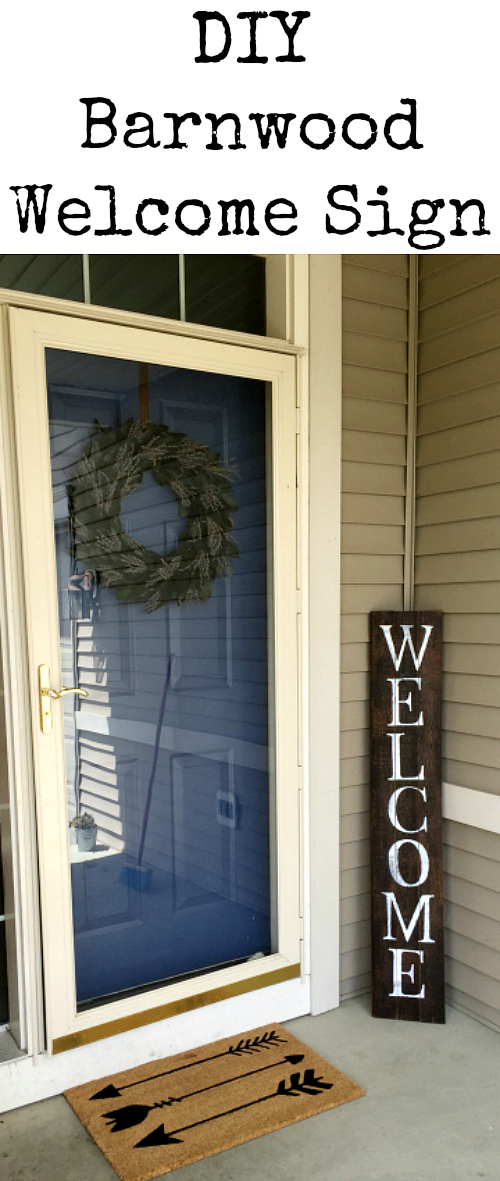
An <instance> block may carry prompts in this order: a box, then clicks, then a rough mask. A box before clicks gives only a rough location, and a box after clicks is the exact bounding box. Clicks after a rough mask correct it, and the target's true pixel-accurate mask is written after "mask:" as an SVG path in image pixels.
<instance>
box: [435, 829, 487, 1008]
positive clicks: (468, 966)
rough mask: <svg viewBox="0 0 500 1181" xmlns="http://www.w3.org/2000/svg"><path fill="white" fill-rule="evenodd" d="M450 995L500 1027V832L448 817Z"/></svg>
mask: <svg viewBox="0 0 500 1181" xmlns="http://www.w3.org/2000/svg"><path fill="white" fill-rule="evenodd" d="M444 842H445V844H444V869H445V875H444V915H445V926H446V930H445V954H446V980H447V995H448V1000H449V1001H451V1002H452V1003H453V1004H455V1005H457V1006H459V1007H460V1008H463V1009H465V1010H466V1011H467V1012H470V1013H472V1014H474V1015H475V1016H477V1017H480V1018H481V1020H482V1021H485V1022H486V1023H487V1024H489V1025H492V1026H494V1027H495V1028H497V1029H498V1028H499V1027H500V834H498V833H491V832H485V831H483V830H482V829H478V828H471V827H470V826H468V825H464V824H456V823H454V822H453V821H445V825H444Z"/></svg>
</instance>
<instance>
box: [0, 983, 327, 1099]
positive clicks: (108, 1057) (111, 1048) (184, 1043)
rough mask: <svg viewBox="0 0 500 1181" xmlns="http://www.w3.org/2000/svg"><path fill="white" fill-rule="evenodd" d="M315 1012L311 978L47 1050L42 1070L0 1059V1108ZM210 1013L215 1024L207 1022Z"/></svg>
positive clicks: (19, 1061)
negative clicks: (59, 1049)
mask: <svg viewBox="0 0 500 1181" xmlns="http://www.w3.org/2000/svg"><path fill="white" fill-rule="evenodd" d="M308 1012H309V981H308V980H307V979H305V978H302V979H297V980H288V981H287V982H286V983H284V984H274V985H272V986H271V987H269V988H262V989H259V990H258V991H257V992H251V993H247V994H246V995H245V996H236V997H231V998H230V999H229V1000H224V1001H219V1002H218V1003H217V1004H214V1005H210V1007H209V1009H195V1010H194V1011H193V1012H192V1013H182V1014H181V1015H180V1016H178V1017H169V1018H168V1019H167V1020H165V1021H158V1022H156V1023H155V1024H154V1025H144V1026H142V1027H141V1028H140V1029H133V1030H130V1031H129V1032H128V1033H122V1034H118V1035H116V1036H115V1037H110V1038H106V1040H105V1041H100V1042H92V1044H91V1045H89V1046H81V1047H80V1048H79V1049H77V1050H68V1051H67V1052H66V1053H65V1054H57V1055H55V1056H54V1055H49V1054H42V1055H41V1056H40V1058H39V1061H38V1068H37V1070H34V1069H33V1060H32V1059H31V1058H28V1057H26V1056H23V1057H21V1058H15V1059H13V1060H12V1061H11V1062H1V1063H0V1112H3V1111H11V1110H12V1109H13V1108H15V1107H22V1106H23V1105H24V1104H26V1103H37V1102H39V1100H41V1099H49V1098H50V1097H51V1096H52V1095H60V1093H61V1091H65V1090H66V1089H67V1088H68V1087H74V1086H77V1085H78V1084H80V1083H84V1082H90V1080H91V1079H94V1078H99V1077H100V1076H102V1075H109V1074H114V1073H115V1072H118V1071H120V1070H129V1069H132V1068H133V1067H134V1066H140V1065H141V1063H143V1062H154V1061H156V1060H157V1059H158V1058H166V1057H167V1056H168V1055H170V1054H178V1053H180V1052H181V1051H184V1050H191V1049H194V1048H195V1047H197V1046H201V1045H203V1044H204V1043H205V1042H206V1041H207V1038H209V1040H211V1041H212V1040H213V1041H216V1040H217V1039H218V1038H222V1037H232V1035H233V1034H235V1033H238V1032H240V1031H241V1032H242V1033H243V1032H244V1031H245V1030H247V1029H255V1028H256V1027H257V1026H259V1025H266V1024H267V1023H268V1022H271V1021H272V1022H276V1021H279V1022H282V1021H291V1020H292V1018H295V1017H301V1016H303V1015H304V1014H305V1013H308ZM209 1014H210V1026H208V1024H207V1022H208V1019H209Z"/></svg>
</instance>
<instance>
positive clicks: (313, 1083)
mask: <svg viewBox="0 0 500 1181" xmlns="http://www.w3.org/2000/svg"><path fill="white" fill-rule="evenodd" d="M332 1087H333V1083H325V1082H323V1078H322V1075H319V1076H318V1077H316V1075H315V1073H314V1069H312V1068H310V1069H309V1070H305V1071H304V1081H303V1082H302V1083H301V1081H300V1074H299V1073H297V1074H292V1075H290V1084H289V1086H288V1087H287V1085H286V1079H282V1080H281V1082H280V1083H279V1084H278V1089H277V1090H276V1091H273V1092H272V1094H271V1095H262V1096H261V1098H260V1099H252V1100H251V1102H250V1103H241V1104H240V1106H239V1107H232V1108H231V1109H230V1110H229V1111H221V1112H219V1115H212V1116H209V1117H208V1118H207V1119H200V1120H197V1121H196V1123H194V1124H186V1125H185V1127H183V1128H174V1130H173V1131H172V1132H166V1131H165V1125H164V1124H159V1126H158V1127H157V1128H154V1130H153V1131H152V1132H150V1133H149V1135H148V1136H145V1137H144V1139H143V1140H139V1142H138V1143H137V1144H136V1145H134V1147H135V1148H157V1147H158V1145H160V1144H182V1138H181V1132H190V1131H191V1129H192V1128H199V1127H201V1125H202V1124H212V1123H215V1120H217V1119H223V1117H224V1116H225V1115H235V1114H236V1112H237V1111H244V1110H245V1108H247V1107H256V1106H257V1104H258V1103H266V1102H267V1101H268V1100H269V1099H276V1096H277V1095H289V1096H290V1097H291V1098H296V1097H297V1095H320V1094H321V1092H322V1091H330V1090H331V1088H332Z"/></svg>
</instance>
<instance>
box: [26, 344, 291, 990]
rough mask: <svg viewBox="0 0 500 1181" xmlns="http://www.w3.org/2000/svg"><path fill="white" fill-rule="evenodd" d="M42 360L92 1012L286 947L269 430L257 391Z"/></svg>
mask: <svg viewBox="0 0 500 1181" xmlns="http://www.w3.org/2000/svg"><path fill="white" fill-rule="evenodd" d="M45 355H46V372H47V394H48V414H49V433H50V451H51V469H52V491H53V510H54V535H55V552H56V566H57V591H58V617H59V628H60V644H61V675H62V683H63V685H65V686H67V687H71V688H73V687H74V688H76V689H80V690H82V691H84V692H85V693H86V694H87V695H86V696H83V695H82V694H78V693H76V692H72V693H68V694H66V695H65V696H64V698H63V702H64V746H65V760H66V785H67V822H68V840H69V853H70V864H71V891H72V914H73V929H74V930H73V934H74V957H75V974H76V1000H77V1009H78V1011H79V1012H82V1011H83V1010H84V1009H86V1008H89V1007H92V1006H95V1005H96V1004H98V1003H102V1002H103V1001H104V1000H105V999H106V1000H110V999H112V998H118V997H120V996H124V995H126V994H127V993H134V992H139V991H141V990H147V989H149V988H151V987H153V986H158V984H159V983H161V982H168V981H172V980H176V979H179V978H186V977H187V976H189V975H191V974H199V973H203V972H204V971H207V970H209V969H213V968H215V967H218V966H222V965H228V964H235V963H238V962H242V961H246V960H248V959H250V958H253V957H262V956H268V955H269V954H270V953H271V952H272V951H275V950H276V948H275V947H273V946H272V936H271V909H272V906H271V893H272V891H271V878H272V874H271V869H270V865H271V863H272V862H273V856H270V853H272V850H270V816H271V815H272V812H273V800H272V789H273V782H274V767H273V761H272V759H270V733H269V716H270V711H269V706H270V702H269V690H268V686H269V683H270V669H269V660H270V657H269V654H270V652H271V650H272V636H271V635H270V630H271V625H270V622H269V621H270V619H272V611H271V609H270V608H271V603H270V587H271V574H272V571H271V564H272V522H271V513H270V507H269V505H270V498H269V490H268V487H267V484H268V475H269V471H270V443H271V438H270V415H269V410H268V408H267V406H266V400H267V390H266V384H265V383H264V382H263V381H257V380H254V379H250V378H246V377H235V376H227V375H220V374H214V373H207V372H197V371H194V370H189V369H188V368H185V369H183V368H177V367H168V366H160V365H156V364H147V363H146V362H139V361H135V360H121V359H117V358H116V357H106V356H95V355H91V354H85V353H83V352H82V353H76V352H70V351H68V350H63V349H58V348H49V349H47V350H46V354H45ZM266 448H267V459H266ZM54 708H60V707H59V705H58V706H57V707H54Z"/></svg>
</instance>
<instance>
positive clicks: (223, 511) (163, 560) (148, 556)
mask: <svg viewBox="0 0 500 1181" xmlns="http://www.w3.org/2000/svg"><path fill="white" fill-rule="evenodd" d="M147 471H151V472H152V474H153V477H154V479H155V480H156V483H157V484H159V485H160V486H161V487H169V488H171V489H172V492H173V493H174V495H175V497H176V499H177V504H178V510H179V516H180V517H185V518H186V528H185V530H184V532H183V534H182V536H181V537H180V539H179V542H178V545H177V547H176V549H174V550H173V551H172V552H171V553H168V554H166V555H165V557H161V555H160V554H158V553H156V552H155V551H154V550H150V549H146V548H145V546H143V545H141V544H140V542H138V541H136V540H135V539H134V538H133V537H129V535H128V533H127V532H126V530H125V529H124V528H123V526H122V523H121V520H120V511H121V502H122V498H123V497H124V496H128V495H130V493H132V492H135V490H136V489H137V488H138V487H139V485H140V484H141V481H142V477H143V475H144V472H147ZM230 475H231V472H230V470H229V469H227V468H224V467H222V465H221V464H220V462H219V456H218V454H217V452H215V451H211V450H210V448H209V447H207V446H206V445H205V443H200V442H197V441H196V440H194V439H190V438H189V436H188V435H185V434H179V433H176V432H174V431H171V430H170V429H169V427H168V426H164V425H162V424H159V423H149V422H137V421H135V420H129V421H127V422H125V423H123V425H122V426H121V427H119V428H118V430H114V429H112V428H107V427H100V426H99V427H98V430H97V433H96V434H95V435H94V436H93V438H92V439H91V441H90V443H89V444H88V446H87V447H86V448H85V451H84V453H83V455H82V458H81V460H80V462H79V465H78V469H77V472H76V475H75V476H74V478H73V479H72V481H71V483H70V485H69V489H68V491H69V502H70V516H71V523H72V528H73V531H74V537H75V544H74V548H73V553H74V556H75V558H76V559H77V560H78V561H82V562H84V563H85V564H86V566H87V567H88V568H91V569H92V570H95V571H96V572H97V574H98V575H99V577H100V580H101V581H102V583H103V584H104V586H108V587H113V589H115V590H116V593H117V596H118V598H119V599H123V600H127V601H128V602H140V601H144V604H145V609H146V611H156V609H157V608H158V607H161V606H162V604H164V603H168V602H177V603H185V602H187V601H189V600H194V599H198V600H201V601H202V602H205V601H206V600H207V599H209V598H210V595H211V593H212V586H213V582H214V579H215V578H217V577H218V576H219V575H222V576H225V575H228V574H230V573H231V566H230V562H229V559H230V558H236V557H238V548H237V546H236V544H235V542H234V541H233V539H232V537H231V536H230V531H231V529H232V528H233V521H232V518H231V512H234V510H235V509H237V507H238V506H237V504H236V502H235V500H234V499H233V496H232V495H231V484H230V482H229V476H230Z"/></svg>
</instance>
